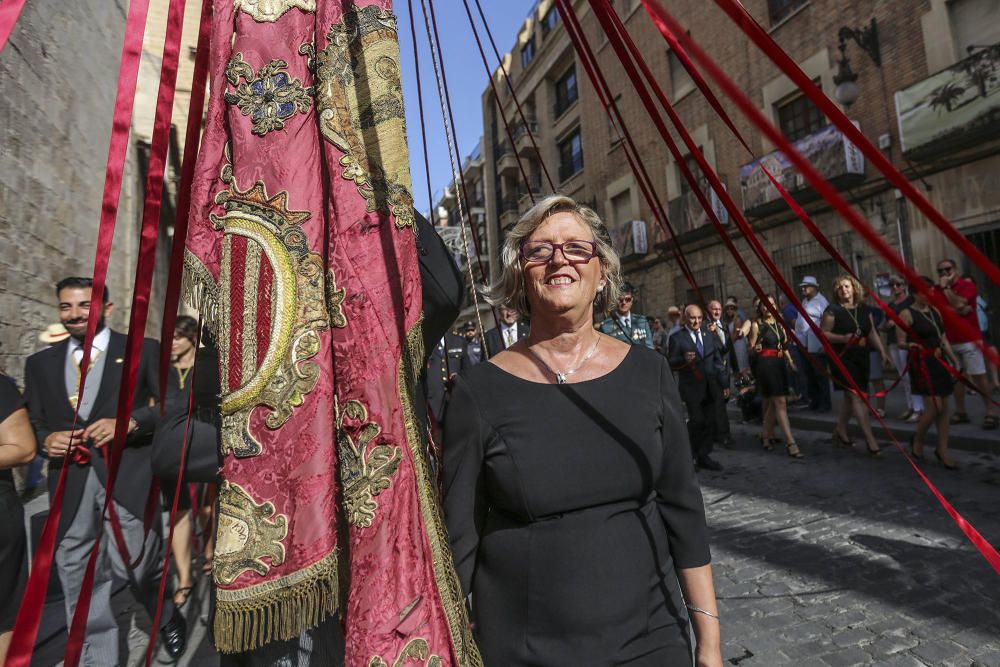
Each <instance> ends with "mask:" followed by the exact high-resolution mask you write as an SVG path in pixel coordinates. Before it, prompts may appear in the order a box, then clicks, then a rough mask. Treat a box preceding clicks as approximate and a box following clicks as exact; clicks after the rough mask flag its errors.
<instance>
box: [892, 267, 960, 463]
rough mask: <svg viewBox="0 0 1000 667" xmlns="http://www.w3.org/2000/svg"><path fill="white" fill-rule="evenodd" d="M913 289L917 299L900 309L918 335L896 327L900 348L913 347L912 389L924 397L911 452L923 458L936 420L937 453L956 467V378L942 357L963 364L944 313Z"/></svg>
mask: <svg viewBox="0 0 1000 667" xmlns="http://www.w3.org/2000/svg"><path fill="white" fill-rule="evenodd" d="M924 280H925V281H926V282H927V284H928V285H930V284H933V283H932V282H931V281H930V279H928V278H924ZM911 291H912V293H913V303H911V304H910V306H909V307H908V308H905V309H904V310H902V311H900V313H899V317H900V319H902V320H903V321H904V322H906V324H907V326H909V327H910V329H911V331H912V332H913V334H914V338H913V339H910V338H909V337H908V336H907V333H906V332H905V331H904V330H903V329H902V327H896V344H897V345H898V346H899V347H900V349H904V350H905V349H909V356H908V364H909V375H910V391H911V392H913V395H914V396H922V397H923V398H924V411H923V413H921V415H920V420H919V421H918V422H917V432H916V433H915V434H914V435H913V437H912V438H911V439H910V453H911V454H912V455H913V458H915V459H917V460H918V461H922V460H923V458H924V436H925V435H926V434H927V431H928V430H929V429H930V427H931V425H932V424H935V423H936V424H937V448H936V449H935V450H934V455H935V456H937V459H938V461H940V462H941V464H942V465H943V466H944V467H946V468H948V469H949V470H954V469H955V463H954V462H953V461H952V459H951V455H950V454H949V453H948V426H949V423H950V422H949V421H948V420H949V417H950V415H949V414H948V397H949V396H951V392H952V388H953V387H954V386H955V381H954V380H953V379H952V376H951V374H950V373H949V372H948V371H947V369H945V367H944V364H943V363H942V362H941V360H942V358H946V359H948V360H949V363H950V364H951V366H952V367H953V368H958V367H959V364H958V361H957V360H956V358H955V353H954V352H953V351H952V349H951V345H949V344H948V339H947V338H946V337H945V334H944V322H943V320H942V319H941V313H939V312H938V311H937V309H936V308H935V307H934V306H932V305H931V304H930V302H929V301H928V300H927V297H925V296H924V295H923V294H921V293H920V292H919V291H918V290H917V289H913V290H911Z"/></svg>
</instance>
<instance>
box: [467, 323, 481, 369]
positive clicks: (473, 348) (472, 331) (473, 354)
mask: <svg viewBox="0 0 1000 667" xmlns="http://www.w3.org/2000/svg"><path fill="white" fill-rule="evenodd" d="M462 335H463V336H465V352H464V354H463V355H462V369H463V370H464V369H466V368H471V367H472V366H475V365H476V364H480V363H482V362H484V361H486V357H485V355H484V354H483V341H482V339H481V338H480V337H479V328H478V327H477V326H476V323H475V322H473V321H472V320H469V321H468V322H466V323H465V324H464V325H463V326H462Z"/></svg>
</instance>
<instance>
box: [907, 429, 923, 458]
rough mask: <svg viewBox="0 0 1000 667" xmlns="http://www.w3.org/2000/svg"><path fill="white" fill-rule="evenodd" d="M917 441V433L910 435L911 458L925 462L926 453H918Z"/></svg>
mask: <svg viewBox="0 0 1000 667" xmlns="http://www.w3.org/2000/svg"><path fill="white" fill-rule="evenodd" d="M916 442H917V436H916V434H914V435H911V436H910V458H911V459H913V460H914V461H920V462H921V463H923V461H924V455H923V454H918V453H917V448H916Z"/></svg>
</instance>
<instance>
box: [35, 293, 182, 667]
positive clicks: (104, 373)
mask: <svg viewBox="0 0 1000 667" xmlns="http://www.w3.org/2000/svg"><path fill="white" fill-rule="evenodd" d="M92 287H93V281H92V280H91V279H90V278H64V279H63V280H61V281H59V283H58V284H57V285H56V296H57V298H58V304H59V319H60V320H61V321H62V324H63V326H65V327H66V329H67V330H68V331H69V333H70V337H69V338H68V339H66V340H64V341H63V342H61V343H58V344H56V345H53V346H51V347H49V348H47V349H45V350H42V351H41V352H36V353H35V354H33V355H31V356H30V357H28V360H27V362H26V364H25V370H24V377H25V402H26V403H27V405H28V412H29V414H30V416H31V423H32V426H34V429H35V434H36V436H37V438H38V441H39V442H40V443H41V446H42V450H43V452H44V453H45V455H46V456H47V457H48V459H49V476H48V480H49V493H50V495H51V494H52V493H54V492H55V486H56V482H57V480H58V479H59V476H60V475H59V469H60V468H61V467H62V466H64V465H66V466H69V469H68V470H67V475H66V487H65V496H64V502H63V512H62V516H61V518H60V522H59V532H58V535H59V537H58V540H59V541H58V546H57V547H56V552H55V562H56V572H57V574H58V576H59V582H60V584H61V585H62V589H63V593H64V595H65V601H66V624H67V626H69V625H71V624H72V622H73V612H74V611H75V609H76V604H77V599H78V598H79V596H80V590H81V587H82V586H83V577H84V572H85V571H86V568H87V561H88V557H89V554H90V551H91V549H92V548H93V546H94V542H95V541H96V540H97V539H98V537H99V536H100V535H101V534H102V533H103V534H104V539H103V540H101V552H100V556H99V558H98V561H97V569H96V571H95V578H94V587H93V593H92V597H91V601H90V614H89V616H88V620H87V633H86V637H85V640H84V646H83V654H82V662H83V664H85V665H116V664H118V662H119V655H118V620H117V619H116V618H115V615H114V612H113V610H112V608H111V594H112V589H113V586H114V579H115V578H117V579H120V580H124V581H128V582H129V587H130V588H131V589H132V595H133V596H134V597H135V599H136V601H137V602H140V603H141V604H143V605H144V606H145V607H146V610H147V612H148V613H149V616H150V618H153V617H154V615H155V613H156V607H157V598H158V589H159V586H160V564H161V563H162V553H163V552H162V549H163V537H162V535H161V533H160V529H159V527H158V526H154V528H153V530H150V531H149V534H148V535H146V536H145V543H144V542H143V533H144V530H143V519H142V517H143V513H144V510H145V506H146V499H147V496H148V494H149V490H150V487H151V486H152V470H151V468H150V458H149V454H150V453H149V449H150V448H149V444H150V435H151V434H152V431H153V427H154V425H155V424H156V420H157V417H158V415H159V408H158V407H157V406H155V405H154V404H153V403H154V402H155V401H156V399H157V392H158V388H157V378H156V368H157V358H158V352H157V347H158V346H157V344H156V342H155V341H153V340H149V339H147V340H145V341H144V342H143V346H142V357H141V359H140V361H139V372H138V376H137V377H138V380H137V382H136V386H135V401H134V403H133V406H134V407H133V411H132V416H131V418H130V419H129V424H128V442H127V445H126V447H125V448H124V449H123V451H122V458H121V464H120V466H121V467H120V468H119V470H120V473H119V474H118V477H117V480H116V482H115V487H114V491H113V493H112V498H113V500H112V502H113V503H114V509H115V516H117V519H118V523H119V526H120V528H121V536H122V538H123V539H124V542H125V545H126V547H127V550H128V554H129V555H130V557H133V558H134V557H136V556H137V555H139V554H140V553H142V559H141V560H140V561H139V563H138V565H136V566H135V567H134V568H133V569H129V568H128V567H126V564H125V562H124V561H123V558H122V554H121V553H119V549H118V548H117V546H116V544H117V543H116V539H115V536H114V529H113V526H112V523H111V521H112V519H111V518H110V517H109V516H107V515H104V514H103V510H104V501H105V484H106V482H107V477H108V469H107V464H106V462H105V457H106V455H107V448H108V447H109V446H110V445H111V444H112V440H113V439H114V432H115V411H116V409H117V405H118V392H119V390H120V387H121V383H122V381H123V378H122V372H123V366H122V360H123V357H124V355H125V342H126V339H127V337H126V336H125V335H124V334H120V333H118V332H116V331H112V330H111V329H110V328H108V327H107V326H106V325H105V319H106V318H107V317H108V316H109V315H110V314H111V311H112V308H113V307H114V305H113V304H112V303H111V301H110V300H109V296H108V291H107V288H105V291H104V294H103V298H102V309H101V311H100V313H99V314H98V322H97V333H96V335H95V336H94V341H93V348H92V352H91V363H90V368H89V369H88V371H87V383H86V388H85V390H84V393H83V396H79V394H78V390H79V383H80V363H81V360H82V358H83V342H84V337H85V336H86V333H87V319H88V317H89V311H90V298H91V289H92ZM74 412H76V413H77V418H76V420H75V422H74ZM74 424H75V426H76V428H74ZM67 454H68V456H67ZM171 588H172V587H171V586H170V585H169V584H168V585H167V586H166V591H167V596H166V599H165V601H164V605H163V610H162V613H161V616H160V617H161V618H162V619H165V623H164V625H163V626H162V628H161V630H160V633H159V634H160V636H161V637H162V638H163V643H164V647H165V648H166V650H167V653H168V654H170V656H171V657H173V658H177V657H178V656H180V655H181V653H183V652H184V647H185V644H186V635H187V625H186V623H185V621H184V617H183V616H182V615H181V614H180V613H179V612H178V611H177V610H176V609H175V608H174V605H173V602H172V592H171Z"/></svg>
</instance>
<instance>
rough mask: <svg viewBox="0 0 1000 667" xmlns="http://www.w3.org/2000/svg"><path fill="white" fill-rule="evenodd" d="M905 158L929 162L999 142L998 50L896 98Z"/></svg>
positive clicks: (988, 50)
mask: <svg viewBox="0 0 1000 667" xmlns="http://www.w3.org/2000/svg"><path fill="white" fill-rule="evenodd" d="M896 112H897V114H898V121H899V135H900V137H899V138H900V144H901V145H902V149H903V154H904V155H905V156H906V157H907V158H909V159H911V160H926V159H929V158H933V157H934V156H936V155H939V154H941V153H945V152H948V153H952V152H955V151H957V150H961V149H963V148H967V147H969V146H972V145H975V144H977V143H980V142H983V141H988V140H989V139H995V138H996V136H997V123H1000V44H994V45H993V46H989V47H987V48H984V49H981V50H979V51H977V52H975V53H973V54H972V55H971V56H969V57H968V58H966V59H964V60H961V61H959V62H958V63H956V64H954V65H952V66H951V67H949V68H948V69H945V70H942V71H940V72H938V73H937V74H935V75H933V76H930V77H928V78H926V79H924V80H923V81H919V82H917V83H915V84H913V85H912V86H910V87H909V88H904V89H903V90H900V91H897V92H896Z"/></svg>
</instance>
